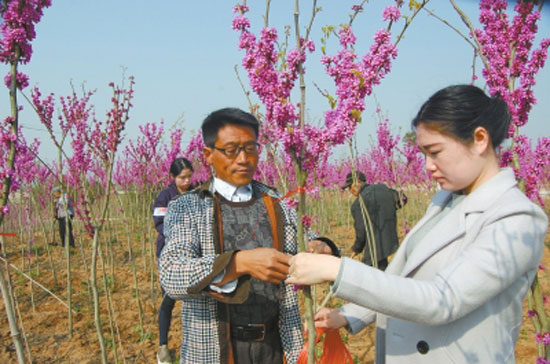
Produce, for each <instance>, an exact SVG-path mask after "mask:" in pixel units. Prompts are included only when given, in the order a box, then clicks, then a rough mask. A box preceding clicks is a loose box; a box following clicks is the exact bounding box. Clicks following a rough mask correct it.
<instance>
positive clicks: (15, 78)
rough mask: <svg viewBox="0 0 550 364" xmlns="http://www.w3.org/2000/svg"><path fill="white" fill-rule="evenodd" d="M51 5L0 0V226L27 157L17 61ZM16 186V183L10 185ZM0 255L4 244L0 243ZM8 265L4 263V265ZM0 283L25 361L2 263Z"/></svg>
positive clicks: (26, 54)
mask: <svg viewBox="0 0 550 364" xmlns="http://www.w3.org/2000/svg"><path fill="white" fill-rule="evenodd" d="M50 5H51V1H50V0H4V1H2V2H1V3H0V16H1V17H2V24H1V25H0V30H1V32H2V38H1V39H0V62H2V63H4V64H7V65H9V66H10V71H9V73H8V74H7V75H6V76H5V77H4V81H5V84H6V86H7V87H8V89H9V98H10V109H11V113H10V115H9V116H7V117H5V118H3V119H2V121H0V150H1V151H2V153H1V154H0V226H2V222H3V220H4V216H5V214H7V213H8V212H9V207H8V197H9V194H10V191H11V190H12V184H13V182H14V178H15V177H14V172H15V168H14V167H15V165H16V163H17V162H19V161H22V160H25V159H26V158H17V154H18V152H23V153H24V152H25V151H26V148H27V147H26V146H25V145H24V142H23V140H22V139H19V138H18V137H19V136H20V130H19V110H20V107H19V105H18V103H17V90H18V89H19V90H21V89H23V88H25V87H27V86H28V76H27V75H25V74H23V73H21V72H18V66H19V64H25V63H28V62H29V61H30V59H31V56H32V45H31V42H32V40H33V39H34V38H35V37H36V32H35V24H36V23H38V22H39V21H40V18H41V17H42V14H43V9H44V8H47V7H49V6H50ZM13 187H14V188H16V187H17V185H16V184H14V186H13ZM2 252H3V253H2V255H3V256H4V255H5V253H4V248H3V244H2ZM6 267H7V266H6ZM0 284H1V287H0V288H1V289H2V296H3V299H4V305H5V306H6V313H7V315H8V322H9V325H10V330H11V332H12V337H13V341H14V343H15V347H16V352H17V360H18V361H19V363H24V362H25V355H24V353H23V346H22V343H21V338H20V335H19V328H18V326H17V321H16V320H15V316H14V311H13V300H12V297H11V294H10V293H11V292H8V289H7V285H6V281H5V279H4V271H3V267H0Z"/></svg>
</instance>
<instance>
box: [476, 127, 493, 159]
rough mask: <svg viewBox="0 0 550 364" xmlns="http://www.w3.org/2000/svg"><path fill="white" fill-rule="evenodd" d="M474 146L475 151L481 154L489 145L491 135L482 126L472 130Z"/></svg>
mask: <svg viewBox="0 0 550 364" xmlns="http://www.w3.org/2000/svg"><path fill="white" fill-rule="evenodd" d="M473 144H474V147H475V149H476V151H477V152H478V153H479V154H480V155H481V154H483V153H485V152H486V151H487V149H488V148H490V147H491V137H490V135H489V132H488V131H487V129H485V128H484V127H482V126H478V127H477V128H475V130H474V142H473Z"/></svg>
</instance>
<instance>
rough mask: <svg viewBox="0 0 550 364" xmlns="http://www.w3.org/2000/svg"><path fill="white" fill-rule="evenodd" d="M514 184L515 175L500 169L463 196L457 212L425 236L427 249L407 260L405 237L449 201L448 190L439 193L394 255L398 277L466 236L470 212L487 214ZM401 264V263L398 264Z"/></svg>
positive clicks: (509, 169) (452, 212)
mask: <svg viewBox="0 0 550 364" xmlns="http://www.w3.org/2000/svg"><path fill="white" fill-rule="evenodd" d="M515 185H516V180H515V177H514V172H513V170H512V169H511V168H505V169H502V170H501V171H500V172H499V173H498V174H497V175H495V176H493V177H492V178H491V179H489V180H488V181H487V182H485V183H484V184H482V185H481V186H479V188H477V189H476V190H475V191H473V192H472V193H471V194H469V195H468V196H466V198H465V199H464V200H463V201H462V203H461V204H460V205H458V206H457V208H456V209H453V210H452V211H451V212H450V213H449V214H448V215H447V216H445V217H444V218H443V220H441V221H440V222H439V223H438V224H437V225H436V226H435V227H434V228H433V230H431V231H430V232H428V233H427V234H426V236H425V237H424V238H425V239H428V240H431V241H433V244H432V245H430V248H429V249H425V250H423V251H417V252H413V254H411V256H410V257H409V259H408V260H406V253H405V252H406V244H407V242H408V237H410V236H411V235H412V234H414V233H415V232H417V231H418V229H419V228H420V227H422V226H423V225H424V224H425V223H426V222H427V221H428V220H429V219H430V218H431V217H433V216H434V215H435V214H437V213H439V212H441V210H442V208H444V207H445V205H446V204H447V203H448V202H449V200H450V199H451V198H452V193H451V192H450V191H445V190H443V191H440V192H438V193H437V194H436V195H435V196H434V198H433V199H432V202H431V204H430V207H429V208H428V211H426V214H425V216H424V217H423V218H422V219H421V220H420V221H419V222H418V223H417V224H416V226H415V227H414V228H413V229H412V230H411V231H410V233H409V234H408V235H407V237H406V238H405V240H404V241H403V244H402V246H401V248H400V249H399V253H400V254H399V256H398V255H396V257H395V258H397V259H396V263H398V264H397V265H401V267H402V270H401V269H399V270H401V272H400V273H401V275H403V276H407V275H409V274H410V273H411V272H413V271H414V270H416V269H417V268H418V267H419V266H420V265H422V264H423V263H424V262H425V261H426V260H427V259H429V258H430V257H431V256H432V255H434V254H435V253H437V252H438V251H439V250H441V249H443V248H444V247H445V246H447V245H448V244H450V243H452V242H453V241H455V240H456V239H457V238H459V237H460V236H461V235H464V234H465V233H466V216H467V215H468V214H470V213H473V212H484V211H486V210H487V209H488V208H489V207H490V206H491V205H492V204H493V203H494V202H495V201H497V200H498V199H499V198H500V196H502V194H503V193H505V192H506V191H508V190H509V189H511V188H513V187H514V186H515ZM399 261H401V264H399Z"/></svg>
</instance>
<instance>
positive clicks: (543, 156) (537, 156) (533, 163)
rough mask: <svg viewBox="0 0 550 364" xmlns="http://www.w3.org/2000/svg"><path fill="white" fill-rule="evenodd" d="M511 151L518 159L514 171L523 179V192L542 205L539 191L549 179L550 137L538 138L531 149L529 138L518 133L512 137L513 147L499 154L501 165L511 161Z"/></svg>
mask: <svg viewBox="0 0 550 364" xmlns="http://www.w3.org/2000/svg"><path fill="white" fill-rule="evenodd" d="M513 153H515V154H517V156H518V159H519V170H517V171H515V173H516V178H521V179H522V180H524V181H525V194H526V195H527V196H528V197H529V198H530V199H532V200H534V201H537V202H538V203H539V204H540V205H541V206H544V200H543V199H542V197H541V195H540V191H541V188H542V186H543V185H544V184H545V183H548V181H549V180H550V168H549V166H550V137H541V138H538V140H537V144H536V146H535V149H532V148H531V141H530V140H529V138H527V137H526V136H525V135H522V134H520V135H518V136H517V137H516V138H514V148H513V149H508V150H505V151H504V152H503V153H502V154H501V161H500V164H501V166H506V165H508V164H509V163H510V162H511V160H512V154H513Z"/></svg>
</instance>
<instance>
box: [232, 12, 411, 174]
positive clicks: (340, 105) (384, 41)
mask: <svg viewBox="0 0 550 364" xmlns="http://www.w3.org/2000/svg"><path fill="white" fill-rule="evenodd" d="M401 3H402V2H397V4H398V6H400V5H401ZM234 11H235V12H236V13H237V15H236V16H235V18H234V20H233V24H232V27H233V29H235V30H237V31H239V32H240V33H241V35H240V40H239V48H240V49H243V50H244V51H245V56H244V57H243V67H244V68H245V69H246V71H247V72H248V76H249V80H250V86H251V88H252V90H253V91H254V92H255V93H256V94H257V95H258V97H259V98H260V100H261V102H262V103H263V105H264V107H265V109H266V112H265V123H264V124H263V125H262V132H263V137H264V138H265V139H266V140H267V141H268V142H271V143H273V144H274V145H277V144H278V143H280V144H281V145H282V146H283V150H284V151H285V153H286V155H291V156H293V159H294V160H295V161H297V162H298V163H300V167H301V169H302V170H304V171H306V172H308V173H310V172H313V171H315V170H317V169H318V166H319V165H320V164H323V163H325V162H326V160H327V158H328V156H329V154H330V148H331V147H332V146H335V145H338V144H342V143H343V142H345V141H346V140H348V139H349V138H350V137H351V136H352V135H353V133H354V132H355V128H356V125H357V122H358V121H359V119H360V115H361V112H362V111H363V110H364V98H365V96H366V95H369V94H370V93H371V92H372V88H373V86H374V85H377V84H379V83H380V80H381V79H382V78H383V77H384V75H385V74H387V73H388V72H389V71H390V66H391V60H392V59H394V58H395V57H396V56H397V49H396V47H395V46H394V45H393V44H392V43H391V34H390V33H389V31H387V30H385V29H381V30H379V31H378V32H377V33H376V34H375V36H374V44H373V45H372V46H371V48H370V51H369V53H367V54H366V55H365V56H363V58H362V59H361V60H360V61H358V60H357V58H358V57H357V55H356V54H355V51H354V50H353V45H354V44H355V41H356V38H355V35H354V34H353V31H352V29H351V26H343V27H342V28H341V29H340V31H339V39H340V44H341V46H342V48H343V49H342V50H341V51H340V52H338V53H337V54H336V55H334V56H324V57H323V59H322V62H323V64H324V65H325V68H326V71H327V73H328V74H329V75H330V76H331V77H332V78H333V79H334V82H335V85H336V88H337V90H336V95H337V100H334V99H332V98H331V103H332V104H333V105H334V107H333V108H332V109H331V110H329V111H327V112H326V113H325V125H324V126H323V127H317V126H314V125H310V124H305V125H299V122H300V120H299V117H298V114H297V110H298V108H299V104H294V103H292V102H291V101H290V94H291V91H292V89H293V88H294V86H295V82H296V80H297V78H298V76H299V73H300V71H301V70H302V71H303V70H304V63H305V61H306V52H314V51H315V45H314V43H313V41H311V40H309V39H301V40H300V42H299V44H298V45H297V46H296V48H294V49H291V50H289V51H288V52H287V53H286V58H285V57H284V56H283V57H281V56H280V55H279V54H278V53H277V50H276V48H275V45H276V44H277V40H278V37H277V31H276V29H274V28H263V29H262V30H261V31H260V38H259V39H256V36H255V35H254V34H252V33H251V32H250V31H249V28H250V21H249V20H248V19H247V18H246V17H245V13H246V12H247V11H248V7H246V6H243V5H237V6H236V7H235V9H234ZM383 17H384V19H386V20H390V21H394V20H396V19H398V18H399V17H400V13H399V9H398V7H396V6H392V7H388V8H386V9H385V10H384V16H383Z"/></svg>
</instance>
